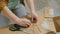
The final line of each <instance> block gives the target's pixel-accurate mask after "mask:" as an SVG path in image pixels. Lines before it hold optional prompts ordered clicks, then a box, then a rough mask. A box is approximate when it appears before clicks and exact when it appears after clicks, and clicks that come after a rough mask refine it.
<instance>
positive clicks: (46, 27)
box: [41, 21, 50, 29]
mask: <svg viewBox="0 0 60 34" xmlns="http://www.w3.org/2000/svg"><path fill="white" fill-rule="evenodd" d="M41 26H42V27H43V28H44V29H50V27H49V25H48V23H47V22H46V21H44V22H43V23H42V24H41Z"/></svg>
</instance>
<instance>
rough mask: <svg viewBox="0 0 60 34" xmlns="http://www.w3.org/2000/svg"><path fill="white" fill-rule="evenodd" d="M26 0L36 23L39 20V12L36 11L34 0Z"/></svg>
mask: <svg viewBox="0 0 60 34" xmlns="http://www.w3.org/2000/svg"><path fill="white" fill-rule="evenodd" d="M26 2H27V5H28V7H29V9H30V11H31V13H30V14H31V17H32V20H31V21H32V22H34V23H36V22H37V18H38V17H37V14H36V12H35V8H34V3H33V0H26Z"/></svg>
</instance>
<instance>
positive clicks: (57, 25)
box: [53, 16, 60, 32]
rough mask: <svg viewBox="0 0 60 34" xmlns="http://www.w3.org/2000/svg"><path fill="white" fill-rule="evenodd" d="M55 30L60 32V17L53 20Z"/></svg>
mask: <svg viewBox="0 0 60 34" xmlns="http://www.w3.org/2000/svg"><path fill="white" fill-rule="evenodd" d="M53 21H54V25H55V29H56V31H57V32H60V16H59V17H54V18H53Z"/></svg>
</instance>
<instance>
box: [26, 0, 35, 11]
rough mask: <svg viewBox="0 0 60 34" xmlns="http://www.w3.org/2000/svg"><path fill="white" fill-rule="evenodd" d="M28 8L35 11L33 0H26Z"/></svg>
mask: <svg viewBox="0 0 60 34" xmlns="http://www.w3.org/2000/svg"><path fill="white" fill-rule="evenodd" d="M26 2H27V5H28V7H29V9H30V10H31V11H32V12H33V11H35V8H34V4H33V0H26Z"/></svg>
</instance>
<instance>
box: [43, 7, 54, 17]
mask: <svg viewBox="0 0 60 34" xmlns="http://www.w3.org/2000/svg"><path fill="white" fill-rule="evenodd" d="M44 10H45V17H54V9H53V8H51V7H44Z"/></svg>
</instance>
